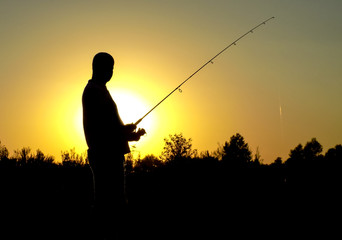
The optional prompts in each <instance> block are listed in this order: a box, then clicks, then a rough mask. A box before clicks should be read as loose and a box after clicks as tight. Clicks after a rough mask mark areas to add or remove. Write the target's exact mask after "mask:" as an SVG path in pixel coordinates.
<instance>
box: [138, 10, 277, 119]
mask: <svg viewBox="0 0 342 240" xmlns="http://www.w3.org/2000/svg"><path fill="white" fill-rule="evenodd" d="M273 18H274V17H271V18H268V19H267V20H265V21H263V22H262V23H260V24H258V25H257V26H255V27H254V28H252V29H251V30H249V31H248V32H246V33H245V34H243V35H241V36H240V37H239V38H237V39H236V40H235V41H234V42H232V43H231V44H229V45H228V46H227V47H225V48H224V49H222V50H221V51H220V52H219V53H217V54H216V55H215V56H214V57H212V58H211V59H210V60H209V61H208V62H206V63H205V64H203V65H202V66H201V67H200V68H199V69H197V70H196V71H195V72H194V73H193V74H191V75H190V76H189V77H188V78H187V79H185V80H184V81H183V82H182V83H181V84H179V85H178V86H177V87H176V88H175V89H173V90H172V91H171V92H170V93H169V94H168V95H167V96H166V97H164V98H163V99H162V100H161V101H160V102H159V103H157V104H156V105H155V106H154V107H153V108H152V109H151V110H150V111H148V112H147V113H146V114H145V115H144V116H143V117H142V118H140V119H139V120H138V121H136V122H135V125H138V124H139V123H140V122H141V121H142V120H143V119H144V118H145V117H146V116H147V115H149V114H150V113H151V112H152V111H153V110H154V109H156V107H158V106H159V105H160V104H161V103H162V102H164V101H165V100H166V99H167V98H168V97H169V96H170V95H171V94H172V93H174V92H175V91H177V90H178V89H179V90H180V87H181V86H182V85H183V84H184V83H186V82H187V81H188V80H189V79H190V78H192V77H193V76H194V75H195V74H196V73H198V72H199V71H201V70H202V69H203V68H204V67H205V66H207V65H208V64H209V63H213V60H214V59H215V58H217V57H218V56H219V55H221V54H222V53H223V52H224V51H226V50H227V49H228V48H230V47H231V46H233V45H234V46H235V45H236V43H237V42H238V41H239V40H241V39H242V38H244V37H245V36H247V35H248V34H250V33H253V31H254V30H255V29H257V28H258V27H260V26H261V25H264V24H266V23H267V22H268V21H270V20H272V19H273Z"/></svg>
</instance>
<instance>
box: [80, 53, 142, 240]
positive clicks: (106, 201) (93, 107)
mask: <svg viewBox="0 0 342 240" xmlns="http://www.w3.org/2000/svg"><path fill="white" fill-rule="evenodd" d="M113 68H114V59H113V57H112V56H111V55H109V54H108V53H103V52H101V53H98V54H96V55H95V57H94V59H93V76H92V79H91V80H89V82H88V84H87V86H86V87H85V89H84V92H83V96H82V104H83V127H84V133H85V138H86V141H87V144H88V147H89V149H88V159H89V164H90V166H91V169H92V171H93V176H94V187H95V214H96V222H97V225H98V226H97V232H98V233H99V234H101V235H102V237H106V238H108V236H109V235H110V236H112V235H113V234H117V233H115V231H117V230H118V228H119V226H120V225H119V224H120V221H122V216H123V208H124V205H125V196H124V165H123V164H124V160H125V159H124V155H125V154H126V153H129V152H130V149H129V145H128V141H138V140H139V139H140V136H142V135H143V134H145V130H144V129H139V130H138V131H137V132H135V129H136V126H135V125H134V124H128V125H124V124H123V122H122V120H121V118H120V116H119V113H118V109H117V107H116V104H115V102H114V101H113V99H112V97H111V95H110V93H109V91H108V90H107V88H106V83H107V82H108V81H109V80H110V79H111V78H112V75H113ZM112 231H114V232H112Z"/></svg>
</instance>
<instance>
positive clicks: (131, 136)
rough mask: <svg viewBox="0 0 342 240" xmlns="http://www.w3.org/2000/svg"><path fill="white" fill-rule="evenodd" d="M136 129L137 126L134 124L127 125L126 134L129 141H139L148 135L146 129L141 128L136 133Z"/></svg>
mask: <svg viewBox="0 0 342 240" xmlns="http://www.w3.org/2000/svg"><path fill="white" fill-rule="evenodd" d="M136 128H137V125H135V124H133V123H132V124H127V125H125V134H126V137H127V140H128V141H139V139H140V137H141V136H142V135H145V134H146V131H145V129H143V128H139V129H138V130H137V131H135V130H136Z"/></svg>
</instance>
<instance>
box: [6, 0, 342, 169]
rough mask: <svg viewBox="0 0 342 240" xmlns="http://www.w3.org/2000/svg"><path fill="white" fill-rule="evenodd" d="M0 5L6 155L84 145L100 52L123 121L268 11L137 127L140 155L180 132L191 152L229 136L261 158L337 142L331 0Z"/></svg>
mask: <svg viewBox="0 0 342 240" xmlns="http://www.w3.org/2000/svg"><path fill="white" fill-rule="evenodd" d="M0 9H1V10H0V11H1V12H0V29H1V36H2V39H1V45H0V49H1V56H0V110H1V117H0V141H1V142H2V144H4V145H6V146H7V147H8V148H9V150H10V152H11V153H13V150H15V149H18V148H21V147H24V146H29V147H31V148H32V150H35V149H37V148H40V149H41V150H42V151H43V152H44V153H46V154H52V155H54V156H55V157H56V159H57V160H59V159H60V152H61V151H64V150H68V149H70V148H73V147H75V148H76V151H78V152H84V151H85V150H86V144H85V140H84V137H83V132H82V125H81V95H82V91H83V88H84V86H85V85H86V83H87V81H88V80H89V79H90V78H91V61H92V57H93V56H94V54H96V53H97V52H99V51H107V52H109V53H111V54H112V55H113V56H114V58H115V60H116V65H115V70H114V76H113V79H112V81H111V82H110V83H108V89H109V90H110V92H111V93H112V96H113V98H114V100H115V101H116V102H117V104H118V108H119V112H120V114H121V115H122V118H123V120H124V121H125V122H126V123H130V122H135V121H136V120H138V119H139V118H140V117H142V115H144V114H145V112H147V111H148V110H149V109H150V108H152V107H153V106H154V105H155V104H156V103H157V102H159V101H160V100H161V99H162V98H163V97H164V96H165V95H166V94H168V93H169V92H170V91H171V90H172V89H174V88H175V87H176V86H177V85H178V84H179V83H180V82H182V81H183V80H185V79H186V78H187V77H188V76H189V75H190V74H191V73H193V72H194V71H195V70H196V69H197V68H198V67H200V66H201V65H202V64H204V63H205V62H206V61H208V60H209V59H210V58H211V57H212V56H213V55H215V54H216V53H217V52H219V51H220V50H221V49H223V48H224V47H225V46H226V45H227V44H229V43H231V42H232V41H234V40H235V39H236V38H237V37H239V36H240V35H241V34H243V33H245V32H246V31H247V30H249V29H251V28H252V27H254V26H255V25H257V24H258V23H260V22H261V21H263V20H265V19H267V18H269V17H271V16H275V17H276V19H275V20H273V21H271V22H269V24H267V25H265V26H262V27H261V28H259V29H258V30H257V31H256V32H255V33H254V34H251V35H249V36H248V37H246V38H245V39H243V40H242V41H241V42H239V44H238V45H237V46H236V47H233V48H231V49H229V50H228V51H227V52H225V53H224V54H223V55H222V56H220V57H219V58H218V59H217V60H216V61H215V63H214V64H213V65H212V64H210V65H209V66H208V67H206V68H205V69H203V70H202V71H201V72H200V73H199V74H198V75H196V76H195V77H194V78H193V79H191V80H190V81H189V82H188V83H186V85H184V87H182V90H183V92H182V93H179V92H176V93H175V94H174V95H172V97H170V98H169V99H168V100H167V101H165V102H164V103H163V104H162V105H160V107H158V108H157V109H156V110H155V111H154V112H152V113H151V114H150V115H149V116H148V117H147V118H146V119H145V120H144V121H143V122H142V123H141V127H145V128H146V131H147V133H148V134H147V135H146V136H144V138H143V140H142V141H141V142H140V143H138V144H137V145H136V151H137V153H139V152H140V153H141V155H142V156H143V155H145V154H148V153H153V154H155V155H159V154H160V153H161V151H162V147H163V145H164V142H163V138H165V137H167V136H168V135H169V134H174V133H180V132H182V133H183V135H184V136H185V137H186V138H192V139H193V146H194V148H197V149H198V150H199V151H204V150H209V151H214V150H215V149H216V148H217V146H218V144H223V143H224V142H225V141H228V140H229V138H230V137H231V136H232V135H233V134H235V133H237V132H238V133H240V134H242V135H243V136H244V137H245V140H246V141H247V142H248V143H249V145H250V148H251V150H252V151H253V153H255V151H256V148H257V147H258V148H259V152H260V154H261V157H262V158H263V159H264V162H265V163H270V162H273V161H274V160H275V159H276V157H278V156H280V157H283V158H284V159H286V158H287V156H288V153H289V151H290V149H293V148H294V147H295V146H296V145H297V144H299V143H304V144H305V143H306V142H307V141H309V140H310V139H311V138H312V137H316V138H317V140H318V141H319V142H320V143H321V144H322V145H323V147H324V151H326V150H328V148H330V147H334V146H335V145H336V144H341V143H342V126H341V122H342V113H341V110H340V103H341V102H342V95H341V90H342V81H341V76H342V68H341V66H340V63H341V62H342V47H341V44H342V41H341V40H342V32H341V31H340V30H341V29H342V16H341V14H340V13H341V10H342V2H340V1H333V0H328V1H286V2H285V1H281V2H280V1H271V0H263V1H261V0H260V1H254V0H249V1H215V0H214V1H152V0H151V1H127V0H125V1H72V3H70V1H55V2H53V1H49V2H47V1H1V3H0ZM128 99H133V100H131V101H129V100H128ZM130 102H133V104H132V103H130ZM280 109H281V112H280ZM280 113H282V114H280Z"/></svg>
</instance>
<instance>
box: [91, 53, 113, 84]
mask: <svg viewBox="0 0 342 240" xmlns="http://www.w3.org/2000/svg"><path fill="white" fill-rule="evenodd" d="M113 68H114V58H113V57H112V56H111V55H110V54H108V53H105V52H100V53H98V54H96V55H95V56H94V59H93V79H94V80H96V81H99V82H101V83H107V82H108V81H109V80H110V79H111V78H112V76H113Z"/></svg>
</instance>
